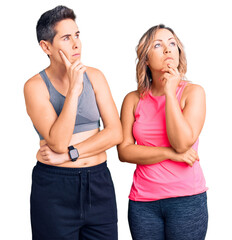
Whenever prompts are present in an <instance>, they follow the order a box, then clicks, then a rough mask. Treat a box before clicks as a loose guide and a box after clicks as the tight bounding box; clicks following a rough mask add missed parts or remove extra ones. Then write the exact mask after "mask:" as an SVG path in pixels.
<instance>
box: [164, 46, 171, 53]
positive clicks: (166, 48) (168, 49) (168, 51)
mask: <svg viewBox="0 0 232 240" xmlns="http://www.w3.org/2000/svg"><path fill="white" fill-rule="evenodd" d="M167 53H171V49H170V48H169V47H168V46H165V47H164V54H167Z"/></svg>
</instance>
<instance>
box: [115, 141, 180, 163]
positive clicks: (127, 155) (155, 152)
mask: <svg viewBox="0 0 232 240" xmlns="http://www.w3.org/2000/svg"><path fill="white" fill-rule="evenodd" d="M118 155H119V159H120V161H122V162H128V163H135V164H141V165H148V164H155V163H159V162H162V161H164V160H167V159H174V158H175V155H176V154H175V151H174V150H173V149H172V148H169V147H150V146H142V145H137V144H129V145H127V146H120V145H119V146H118Z"/></svg>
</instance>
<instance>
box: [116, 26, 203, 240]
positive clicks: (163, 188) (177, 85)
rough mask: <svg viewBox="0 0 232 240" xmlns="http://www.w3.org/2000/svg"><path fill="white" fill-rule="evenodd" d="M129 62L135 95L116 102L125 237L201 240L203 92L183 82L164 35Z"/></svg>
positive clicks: (177, 57) (174, 43) (176, 52)
mask: <svg viewBox="0 0 232 240" xmlns="http://www.w3.org/2000/svg"><path fill="white" fill-rule="evenodd" d="M137 57H138V63H137V69H136V70H137V81H138V89H137V91H134V92H131V93H129V94H128V95H127V96H126V97H125V99H124V102H123V105H122V110H121V121H122V126H123V135H124V140H123V142H122V143H121V144H120V145H119V146H118V153H119V158H120V160H121V161H122V162H128V163H134V164H137V167H136V170H135V172H134V178H133V184H132V188H131V192H130V195H129V199H130V200H129V211H128V219H129V225H130V230H131V234H132V238H133V239H134V240H140V239H143V240H150V239H151V240H161V239H166V240H193V239H194V240H201V239H205V235H206V231H207V223H208V210H207V196H206V190H207V188H206V186H205V179H204V175H203V172H202V170H201V167H200V162H199V157H198V154H197V149H198V137H199V134H200V132H201V130H202V127H203V124H204V121H205V112H206V106H205V105H206V104H205V92H204V90H203V88H202V87H201V86H199V85H195V84H191V83H189V82H187V81H185V80H184V79H185V73H186V71H187V63H186V57H185V53H184V50H183V45H182V43H181V42H180V40H179V39H178V37H177V36H176V34H175V33H174V31H173V30H172V29H170V28H168V27H165V26H164V25H158V26H154V27H152V28H150V29H149V30H148V31H147V32H146V33H145V34H144V35H143V36H142V38H141V39H140V41H139V44H138V47H137ZM136 143H137V144H136Z"/></svg>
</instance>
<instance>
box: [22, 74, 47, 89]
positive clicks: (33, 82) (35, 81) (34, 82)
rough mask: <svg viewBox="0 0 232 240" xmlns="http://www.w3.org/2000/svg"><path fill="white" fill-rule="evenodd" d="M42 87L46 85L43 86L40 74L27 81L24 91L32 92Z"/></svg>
mask: <svg viewBox="0 0 232 240" xmlns="http://www.w3.org/2000/svg"><path fill="white" fill-rule="evenodd" d="M41 85H44V84H43V81H42V78H41V76H40V74H39V73H38V74H36V75H35V76H33V77H32V78H30V79H28V80H27V81H26V83H25V84H24V90H30V89H33V88H37V87H39V86H41Z"/></svg>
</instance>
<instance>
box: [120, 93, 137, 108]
mask: <svg viewBox="0 0 232 240" xmlns="http://www.w3.org/2000/svg"><path fill="white" fill-rule="evenodd" d="M139 99H140V97H139V92H138V91H137V90H136V91H132V92H129V93H128V94H127V95H126V96H125V98H124V100H123V105H122V107H123V108H127V109H128V108H130V109H132V110H133V112H135V109H136V107H137V105H138V103H139Z"/></svg>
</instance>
